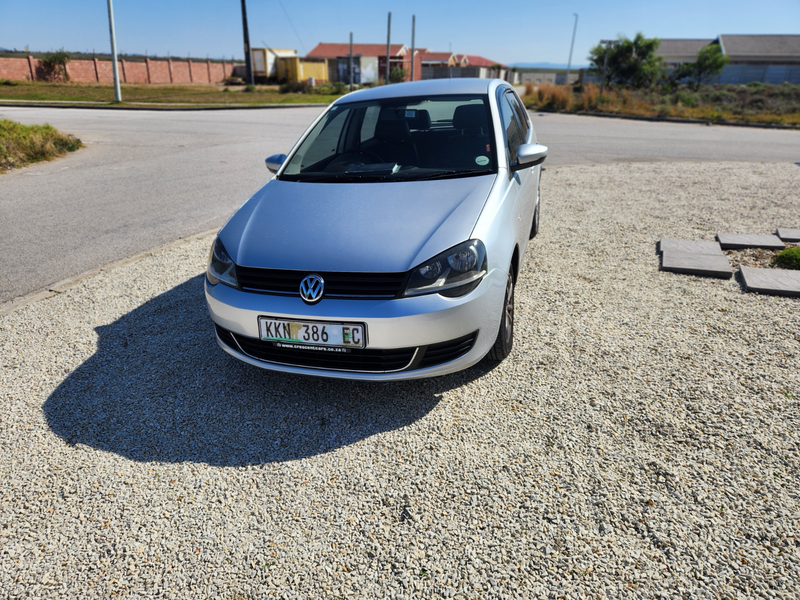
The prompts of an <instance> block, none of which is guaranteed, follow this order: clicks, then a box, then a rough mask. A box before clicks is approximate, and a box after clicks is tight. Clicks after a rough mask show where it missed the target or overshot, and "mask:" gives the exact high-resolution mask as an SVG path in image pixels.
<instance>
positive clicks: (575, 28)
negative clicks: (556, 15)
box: [566, 13, 578, 85]
mask: <svg viewBox="0 0 800 600" xmlns="http://www.w3.org/2000/svg"><path fill="white" fill-rule="evenodd" d="M572 14H573V15H575V26H574V27H573V28H572V43H571V44H570V45H569V60H568V61H567V81H566V84H567V85H569V69H570V67H571V66H572V49H573V48H574V47H575V32H576V31H578V13H572Z"/></svg>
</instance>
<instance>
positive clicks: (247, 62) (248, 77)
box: [109, 0, 255, 85]
mask: <svg viewBox="0 0 800 600" xmlns="http://www.w3.org/2000/svg"><path fill="white" fill-rule="evenodd" d="M110 1H111V0H109V2H110ZM242 29H243V30H244V69H245V81H247V83H249V84H250V85H253V84H254V83H255V81H254V80H253V64H252V60H253V57H252V56H250V32H249V30H248V29H247V6H246V5H245V0H242Z"/></svg>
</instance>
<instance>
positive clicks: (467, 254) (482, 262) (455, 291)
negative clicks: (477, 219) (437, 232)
mask: <svg viewBox="0 0 800 600" xmlns="http://www.w3.org/2000/svg"><path fill="white" fill-rule="evenodd" d="M486 268H487V261H486V247H485V246H484V245H483V242H482V241H480V240H469V241H466V242H464V243H462V244H459V245H458V246H453V247H452V248H450V250H446V251H444V252H442V253H441V254H440V255H438V256H435V257H433V258H432V259H431V260H429V261H427V262H425V263H423V264H421V265H419V266H418V267H415V268H414V270H413V271H411V277H410V278H409V280H408V285H406V290H405V292H404V293H403V295H404V296H419V295H421V294H442V295H444V296H453V297H455V296H463V295H464V294H468V293H469V292H471V291H472V290H474V289H475V287H476V286H477V285H478V283H480V280H481V279H483V276H484V275H485V274H486Z"/></svg>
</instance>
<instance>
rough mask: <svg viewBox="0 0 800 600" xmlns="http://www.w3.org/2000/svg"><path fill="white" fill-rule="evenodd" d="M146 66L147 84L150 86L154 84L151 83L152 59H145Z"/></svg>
mask: <svg viewBox="0 0 800 600" xmlns="http://www.w3.org/2000/svg"><path fill="white" fill-rule="evenodd" d="M144 64H145V66H146V67H147V83H148V84H149V83H152V81H150V59H149V58H147V57H145V59H144Z"/></svg>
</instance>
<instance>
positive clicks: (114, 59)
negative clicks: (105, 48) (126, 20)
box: [108, 0, 122, 102]
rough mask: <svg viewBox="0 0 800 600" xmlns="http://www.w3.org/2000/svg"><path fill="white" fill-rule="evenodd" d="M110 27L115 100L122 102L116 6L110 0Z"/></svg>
mask: <svg viewBox="0 0 800 600" xmlns="http://www.w3.org/2000/svg"><path fill="white" fill-rule="evenodd" d="M108 28H109V30H110V31H111V66H112V69H113V70H114V102H122V90H121V89H120V87H119V67H118V66H117V39H116V36H115V35H114V7H113V6H111V0H108Z"/></svg>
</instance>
